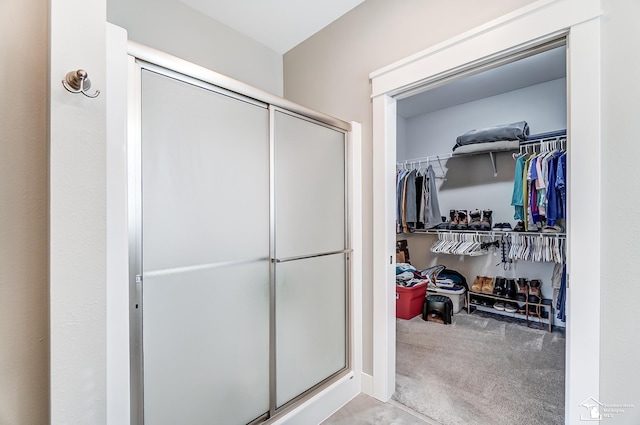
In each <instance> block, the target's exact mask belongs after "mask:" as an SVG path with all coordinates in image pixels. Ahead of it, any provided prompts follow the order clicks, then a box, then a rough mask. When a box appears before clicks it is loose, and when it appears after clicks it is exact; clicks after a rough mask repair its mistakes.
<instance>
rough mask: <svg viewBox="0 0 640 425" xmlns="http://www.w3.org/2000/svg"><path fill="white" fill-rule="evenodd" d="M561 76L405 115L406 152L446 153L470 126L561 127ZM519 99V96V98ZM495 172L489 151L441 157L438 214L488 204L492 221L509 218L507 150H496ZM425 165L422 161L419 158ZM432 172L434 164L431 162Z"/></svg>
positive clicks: (538, 130) (512, 167) (536, 130)
mask: <svg viewBox="0 0 640 425" xmlns="http://www.w3.org/2000/svg"><path fill="white" fill-rule="evenodd" d="M566 94H567V92H566V79H564V78H562V79H558V80H554V81H549V82H546V83H542V84H536V85H534V86H531V87H526V88H523V89H519V90H514V91H510V92H507V93H502V94H499V95H496V96H491V97H488V98H485V99H481V100H477V101H474V102H469V103H464V104H461V105H456V106H452V107H450V108H445V109H441V110H438V111H434V112H431V113H428V114H423V115H419V116H416V117H413V118H410V119H407V120H406V140H405V141H404V143H398V144H399V145H402V144H404V152H405V155H406V157H402V156H400V151H398V157H397V158H398V160H403V159H411V158H420V157H425V156H430V155H438V154H446V153H450V152H451V149H452V147H453V145H454V144H455V140H456V137H457V136H459V135H461V134H463V133H465V132H467V131H469V130H472V129H474V128H484V127H490V126H492V125H500V124H508V123H512V122H517V121H527V123H529V126H530V129H531V134H534V133H541V132H545V131H553V130H560V129H565V128H567V96H566ZM523 99H525V100H523ZM496 164H497V170H498V176H497V177H494V176H493V169H492V167H491V160H490V158H489V155H478V156H468V157H462V158H452V159H450V160H443V161H442V166H443V169H444V173H446V176H447V180H446V181H444V180H439V181H438V194H439V201H440V209H441V211H440V212H441V213H442V215H445V216H447V217H448V211H449V209H473V208H479V209H483V208H485V209H487V208H488V209H491V210H493V211H494V214H495V219H494V222H510V223H511V224H512V225H514V224H515V222H514V220H513V207H512V206H511V194H512V192H513V174H514V172H515V161H514V160H513V158H512V156H511V154H510V153H499V154H497V155H496ZM425 165H426V164H425ZM432 165H433V167H434V170H435V171H436V173H437V175H443V170H440V166H439V164H438V163H437V162H436V163H432Z"/></svg>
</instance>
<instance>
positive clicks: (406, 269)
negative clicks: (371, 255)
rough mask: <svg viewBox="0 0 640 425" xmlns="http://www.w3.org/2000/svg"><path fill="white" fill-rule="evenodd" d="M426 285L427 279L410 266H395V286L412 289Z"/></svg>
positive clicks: (401, 264) (404, 264) (399, 264)
mask: <svg viewBox="0 0 640 425" xmlns="http://www.w3.org/2000/svg"><path fill="white" fill-rule="evenodd" d="M428 283H429V277H428V276H425V275H423V274H422V273H421V272H419V271H418V270H416V268H415V267H413V266H412V265H411V264H408V263H398V264H396V285H398V286H404V287H406V288H413V287H414V286H417V285H422V284H425V285H426V284H428Z"/></svg>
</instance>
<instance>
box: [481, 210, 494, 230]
mask: <svg viewBox="0 0 640 425" xmlns="http://www.w3.org/2000/svg"><path fill="white" fill-rule="evenodd" d="M492 214H493V212H492V211H491V210H483V211H482V220H480V230H491V221H492V219H491V215H492Z"/></svg>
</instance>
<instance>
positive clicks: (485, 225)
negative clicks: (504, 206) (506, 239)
mask: <svg viewBox="0 0 640 425" xmlns="http://www.w3.org/2000/svg"><path fill="white" fill-rule="evenodd" d="M492 214H493V212H492V211H491V210H482V212H480V210H478V209H475V210H471V211H469V212H468V213H467V210H449V219H450V221H449V224H448V225H447V229H450V230H491V220H492V219H491V215H492Z"/></svg>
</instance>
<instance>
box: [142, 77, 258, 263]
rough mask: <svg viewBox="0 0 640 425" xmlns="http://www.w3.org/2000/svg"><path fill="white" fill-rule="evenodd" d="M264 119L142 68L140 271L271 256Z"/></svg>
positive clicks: (237, 103) (241, 104)
mask: <svg viewBox="0 0 640 425" xmlns="http://www.w3.org/2000/svg"><path fill="white" fill-rule="evenodd" d="M268 176H269V114H268V110H267V109H265V108H264V107H262V106H259V105H254V104H251V103H248V102H245V101H241V100H238V99H235V98H232V97H229V96H225V95H222V94H219V93H216V92H214V91H211V90H209V89H205V88H202V87H199V86H195V85H192V84H188V83H186V82H183V81H178V80H175V79H173V78H170V77H167V76H164V75H160V74H156V73H154V72H151V71H146V70H143V74H142V181H143V187H142V196H143V223H144V231H143V245H144V247H145V253H144V270H145V271H151V270H159V269H168V268H176V267H184V266H193V265H199V264H209V263H218V262H223V261H233V260H237V259H239V258H242V259H258V258H267V257H268V255H269V177H268Z"/></svg>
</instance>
